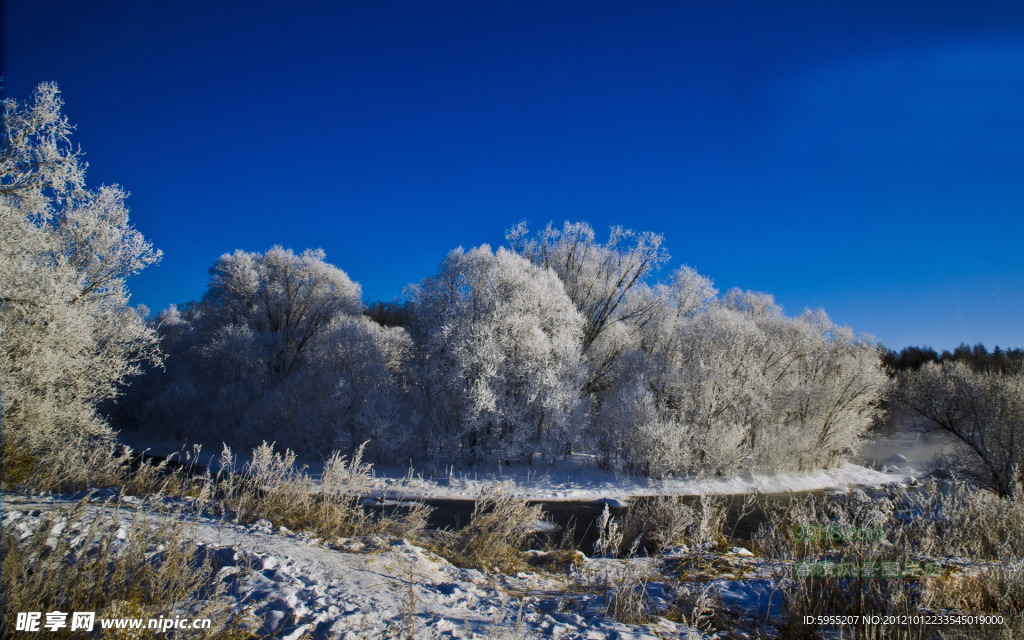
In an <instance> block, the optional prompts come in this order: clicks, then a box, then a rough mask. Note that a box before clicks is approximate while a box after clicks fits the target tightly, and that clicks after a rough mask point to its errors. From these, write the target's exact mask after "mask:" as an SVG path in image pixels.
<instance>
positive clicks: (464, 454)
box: [411, 245, 584, 460]
mask: <svg viewBox="0 0 1024 640" xmlns="http://www.w3.org/2000/svg"><path fill="white" fill-rule="evenodd" d="M411 294H412V295H411V297H412V303H413V310H414V315H415V320H414V327H413V329H414V338H415V340H416V343H417V345H418V347H419V348H420V350H421V358H422V368H423V372H422V384H423V385H424V388H425V393H426V398H427V401H428V406H427V407H426V412H427V414H426V415H427V422H428V424H429V426H430V428H431V431H432V433H433V434H434V438H435V445H434V446H435V447H437V449H438V450H440V451H443V452H446V453H449V454H456V455H458V456H459V457H461V458H463V459H467V460H480V459H486V458H493V459H500V460H510V459H514V458H520V459H522V458H525V459H527V460H532V457H533V454H534V453H536V452H542V453H545V454H548V455H549V456H554V455H557V454H560V453H563V452H565V451H566V450H567V446H568V445H569V444H570V443H571V441H572V440H573V439H574V437H575V433H574V431H575V426H576V422H575V421H574V413H575V409H576V406H577V401H578V398H579V379H578V378H579V375H580V371H581V368H580V346H581V339H582V335H583V327H584V319H583V318H582V317H581V315H580V314H579V312H577V311H576V308H575V306H574V305H573V303H572V300H571V299H570V298H569V297H568V296H567V295H566V293H565V289H564V288H563V286H562V282H561V281H560V280H559V278H558V275H557V274H556V273H555V272H554V271H552V270H551V269H547V268H544V267H541V266H538V265H535V264H532V263H531V262H530V261H529V260H527V259H525V258H523V257H522V256H520V255H517V254H515V253H513V252H511V251H507V250H505V249H499V250H498V252H497V253H494V252H492V251H491V248H490V247H489V246H487V245H483V246H481V247H477V248H475V249H471V250H470V251H468V252H467V251H463V250H462V249H461V248H460V249H456V250H455V251H452V252H451V253H449V254H448V257H447V259H446V260H445V261H444V262H443V263H442V264H441V268H440V270H439V272H438V273H437V275H435V276H433V277H431V278H428V279H427V280H425V281H424V282H423V283H421V284H420V285H419V286H417V287H415V288H414V289H413V290H412V291H411Z"/></svg>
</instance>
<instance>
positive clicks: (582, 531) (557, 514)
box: [370, 490, 884, 554]
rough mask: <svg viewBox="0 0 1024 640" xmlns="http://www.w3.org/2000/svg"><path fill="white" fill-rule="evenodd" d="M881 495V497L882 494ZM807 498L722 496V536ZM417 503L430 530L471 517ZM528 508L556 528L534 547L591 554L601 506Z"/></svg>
mask: <svg viewBox="0 0 1024 640" xmlns="http://www.w3.org/2000/svg"><path fill="white" fill-rule="evenodd" d="M867 491H868V494H869V495H871V494H872V493H873V492H872V491H870V490H867ZM881 493H883V494H884V492H881ZM808 495H820V496H825V495H828V494H827V492H826V491H824V490H817V491H805V492H800V493H792V492H787V493H775V494H761V495H758V496H757V497H756V499H755V500H754V502H753V503H752V504H751V505H750V506H748V507H747V513H743V508H744V502H745V500H746V498H747V497H748V496H747V495H746V494H740V495H732V496H722V497H721V498H722V499H724V500H726V515H725V522H724V524H723V528H722V532H723V533H724V534H725V535H726V536H727V537H729V538H730V539H734V540H737V541H739V542H744V541H747V542H749V540H750V539H751V537H752V536H753V535H754V533H756V532H757V529H758V527H760V526H761V524H763V523H764V522H765V520H766V515H765V514H766V512H767V511H768V509H769V508H770V507H774V506H781V505H782V504H785V503H786V502H787V501H788V500H790V499H791V498H794V497H798V496H808ZM654 497H655V496H643V497H637V498H634V499H633V500H632V504H638V503H642V502H643V501H644V500H651V499H654ZM682 500H683V502H684V503H685V504H687V505H689V506H691V507H694V508H699V504H698V503H699V502H700V497H699V496H682ZM421 502H422V503H423V504H426V505H428V506H430V507H433V509H434V511H433V513H431V515H430V519H429V521H428V526H429V527H431V528H437V529H442V528H447V529H458V528H460V527H464V526H466V524H468V523H469V521H470V518H471V516H472V514H473V501H472V500H453V499H428V500H422V501H421ZM529 504H539V505H541V507H542V508H543V509H544V513H545V516H546V519H547V520H548V521H549V522H551V523H553V524H555V525H557V527H558V529H557V530H556V531H553V532H550V533H548V534H546V536H538V539H537V540H535V541H534V542H536V543H537V544H538V545H542V544H544V543H547V544H552V545H554V546H561V545H562V544H563V543H564V544H566V545H571V546H572V547H573V548H576V549H580V550H581V551H583V552H584V553H587V554H589V553H591V552H592V551H593V549H594V542H595V541H596V540H597V538H598V527H597V520H598V518H599V517H600V515H601V512H602V511H604V508H605V504H604V503H602V502H594V501H582V500H580V501H576V500H553V501H542V500H537V501H529ZM370 508H373V509H382V510H384V512H385V513H392V512H394V511H396V510H401V509H403V508H405V507H404V506H403V505H402V504H401V503H399V504H389V505H387V506H384V507H370ZM608 510H609V512H610V514H611V515H612V516H613V517H614V518H615V519H616V520H619V521H621V519H622V518H623V516H625V514H626V511H627V510H628V507H626V506H611V505H609V507H608ZM545 538H546V539H545Z"/></svg>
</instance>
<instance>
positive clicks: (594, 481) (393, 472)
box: [311, 456, 914, 504]
mask: <svg viewBox="0 0 1024 640" xmlns="http://www.w3.org/2000/svg"><path fill="white" fill-rule="evenodd" d="M582 458H583V456H575V459H570V460H568V461H565V462H559V463H556V464H554V465H533V466H530V465H513V466H501V465H494V466H488V467H480V468H478V469H476V470H475V471H468V472H467V471H455V470H453V471H452V472H451V473H450V474H448V475H440V476H423V475H418V474H416V473H415V472H413V473H406V474H404V475H402V474H401V471H400V470H398V469H390V468H382V469H376V470H375V471H376V475H377V481H376V484H375V487H374V495H375V496H378V497H387V498H402V499H419V498H447V499H467V500H468V499H473V498H474V497H475V496H477V495H479V493H480V490H481V488H482V487H484V486H485V485H487V484H490V483H494V482H500V481H502V480H513V481H515V483H516V489H515V492H516V494H517V495H520V496H523V497H527V498H529V499H531V500H543V501H548V502H550V501H556V500H580V501H594V500H604V501H608V502H610V503H612V504H614V503H619V502H627V501H628V500H629V499H630V498H634V497H638V496H658V495H705V494H714V495H730V494H744V493H755V492H757V493H784V492H787V491H813V490H820V489H825V490H829V489H831V490H835V491H844V490H846V489H848V488H849V487H852V486H866V487H871V486H878V485H885V484H891V483H899V484H905V483H908V482H912V481H913V477H914V470H912V469H902V468H895V467H894V468H892V469H890V470H889V471H888V472H882V471H879V470H876V469H871V468H868V467H864V466H860V465H855V464H850V463H847V464H844V465H842V466H841V467H838V468H836V469H825V470H819V471H811V472H806V473H778V474H757V473H745V474H739V475H735V476H731V477H698V476H685V477H670V478H662V479H651V478H643V477H638V476H632V475H626V474H620V473H615V472H611V471H603V470H601V469H597V468H596V467H594V466H593V465H592V464H589V463H588V462H587V461H586V460H583V459H582ZM311 468H312V467H311Z"/></svg>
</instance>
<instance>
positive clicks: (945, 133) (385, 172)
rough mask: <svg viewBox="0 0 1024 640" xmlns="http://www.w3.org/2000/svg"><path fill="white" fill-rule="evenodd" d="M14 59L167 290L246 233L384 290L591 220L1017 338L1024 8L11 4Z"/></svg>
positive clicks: (947, 326) (805, 291)
mask: <svg viewBox="0 0 1024 640" xmlns="http://www.w3.org/2000/svg"><path fill="white" fill-rule="evenodd" d="M782 5H784V6H782ZM3 75H4V89H5V92H6V95H7V96H8V97H13V98H18V99H24V98H26V97H28V95H29V94H30V92H31V90H32V87H33V86H34V85H35V84H37V83H38V82H41V81H44V80H54V81H56V82H57V83H58V84H59V85H60V87H61V89H62V91H63V95H64V99H65V101H66V113H67V114H68V115H69V117H70V118H71V120H72V122H74V123H75V124H76V125H77V127H78V130H77V133H76V136H75V138H76V141H77V142H78V144H80V145H81V148H82V149H83V150H84V151H85V153H86V158H87V160H88V161H89V174H88V179H89V182H90V184H91V185H92V186H98V185H99V184H101V183H112V182H116V183H118V184H121V185H122V186H124V187H125V188H126V189H128V190H129V191H131V192H132V197H131V198H130V200H129V203H130V205H131V207H132V216H133V220H134V222H135V224H136V226H137V227H138V228H139V229H140V230H142V231H143V233H144V234H145V235H146V236H147V237H148V238H149V239H150V240H152V242H153V243H154V244H155V245H156V246H157V247H159V248H160V249H162V250H163V251H164V253H165V257H164V260H163V262H162V263H161V264H160V265H159V266H157V267H153V268H151V269H149V270H147V271H146V272H144V273H143V274H142V275H140V276H137V277H135V278H134V279H133V280H132V281H131V283H130V286H131V288H132V291H133V292H134V295H133V298H132V300H133V302H134V303H144V304H146V305H147V306H149V307H151V308H153V309H154V310H158V309H161V308H164V307H166V306H167V305H168V304H169V303H172V302H178V303H180V302H184V301H187V300H193V299H198V298H199V297H200V296H201V295H202V292H203V290H204V288H205V284H206V278H207V270H208V268H209V267H210V266H211V265H212V264H213V261H214V260H215V259H216V258H217V256H219V255H220V254H222V253H224V252H227V251H232V250H234V249H236V248H241V249H246V250H250V251H263V250H266V249H267V248H269V247H270V246H272V245H274V244H281V245H284V246H286V247H290V248H293V249H295V250H297V251H298V250H301V249H304V248H309V247H322V248H323V249H324V250H325V251H326V252H327V258H328V260H329V261H331V262H332V263H334V264H336V265H337V266H339V267H341V268H342V269H344V270H345V271H346V272H348V274H349V275H350V276H351V277H352V278H353V279H355V280H357V281H359V282H360V283H361V284H362V286H363V292H364V297H365V298H366V299H368V300H373V299H383V300H389V299H392V298H394V297H395V296H397V295H399V293H400V292H401V290H402V288H403V286H404V285H406V284H407V283H409V282H414V281H418V280H420V279H421V278H423V277H424V276H427V275H429V274H431V273H433V272H434V271H435V269H436V267H437V264H438V263H439V262H440V261H441V259H442V258H443V257H444V255H445V253H446V252H447V251H448V250H449V249H452V248H454V247H456V246H458V245H463V246H466V247H470V246H475V245H478V244H481V243H485V242H487V243H490V244H492V245H498V244H501V243H502V239H503V234H504V230H505V229H506V228H507V227H509V226H511V225H513V224H514V223H515V222H517V221H519V220H522V219H525V220H527V221H528V222H529V223H530V225H531V227H533V228H541V227H543V226H544V224H546V223H547V222H548V221H549V220H554V221H555V222H556V223H558V224H560V223H561V222H562V221H564V220H566V219H572V220H586V221H588V222H590V223H591V224H592V225H593V226H594V227H595V229H597V230H598V232H599V233H600V234H603V233H604V232H605V231H606V229H607V227H608V226H609V225H612V224H621V225H624V226H627V227H632V228H635V229H638V230H652V231H657V232H660V233H663V234H664V235H665V241H666V245H667V247H668V249H669V251H670V253H671V254H672V262H671V264H670V268H674V267H675V266H677V265H680V264H689V265H690V266H692V267H694V268H695V269H697V270H698V271H700V272H701V273H703V274H705V275H707V276H709V277H711V278H712V279H714V280H715V282H716V284H717V285H718V286H719V287H720V288H721V289H723V290H725V289H727V288H730V287H742V288H745V289H754V290H759V291H767V292H770V293H773V294H775V296H776V299H777V300H778V301H779V302H780V303H782V304H783V305H784V307H785V308H786V311H787V312H789V313H799V312H800V311H802V310H803V308H804V307H811V308H817V307H823V308H824V309H825V310H826V311H827V312H828V313H829V314H830V315H831V316H832V318H833V319H834V320H836V321H838V322H840V323H843V324H846V325H850V326H852V327H853V328H854V329H855V330H856V331H858V332H867V333H871V334H874V335H875V336H877V337H878V339H880V340H881V341H882V342H883V343H884V344H886V345H887V346H890V347H895V348H899V347H902V346H905V345H908V344H929V345H932V346H934V347H936V348H939V349H942V348H953V347H955V346H956V345H957V344H959V343H960V342H961V341H966V342H968V343H975V342H979V341H980V342H984V343H985V344H986V345H987V346H988V347H989V348H991V347H993V346H995V345H997V344H998V345H1000V346H1002V347H1009V346H1017V347H1024V322H1022V319H1024V252H1022V251H1021V238H1022V234H1024V215H1022V214H1024V3H1020V2H1018V1H1014V2H1001V3H988V2H970V3H966V2H947V1H942V0H928V1H926V2H897V3H893V2H889V1H887V2H862V1H858V2H843V3H838V2H821V1H820V0H815V1H812V2H803V3H797V2H786V3H780V2H683V1H679V0H671V1H669V0H666V1H664V2H631V1H630V2H627V1H625V0H620V1H618V2H605V1H599V0H598V1H595V0H588V1H585V2H584V1H579V2H576V1H569V0H567V1H558V2H537V3H530V2H523V1H519V2H498V1H491V0H488V1H486V2H469V1H466V2H444V1H437V0H428V1H425V2H424V1H420V0H417V1H414V2H413V1H403V0H387V1H378V0H366V1H364V2H345V1H336V2H324V3H309V2H269V3H267V2H259V1H252V0H250V1H247V2H208V1H204V2H191V1H174V2H166V1H156V0H131V1H127V0H126V1H123V2H109V1H104V0H90V1H88V2H81V1H80V0H66V1H59V2H58V1H51V0H6V1H5V2H4V15H3ZM666 274H667V272H666Z"/></svg>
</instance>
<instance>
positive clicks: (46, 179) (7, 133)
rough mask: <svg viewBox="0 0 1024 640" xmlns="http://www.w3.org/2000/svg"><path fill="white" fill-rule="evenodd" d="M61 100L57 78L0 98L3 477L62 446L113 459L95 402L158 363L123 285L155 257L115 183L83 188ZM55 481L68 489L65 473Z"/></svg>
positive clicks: (29, 471)
mask: <svg viewBox="0 0 1024 640" xmlns="http://www.w3.org/2000/svg"><path fill="white" fill-rule="evenodd" d="M62 104H63V103H62V101H61V99H60V94H59V91H58V90H57V87H56V85H54V84H52V83H44V84H41V85H39V87H38V88H37V89H36V91H35V93H34V95H33V97H32V100H31V101H30V102H29V103H27V104H21V103H18V102H17V101H14V100H6V101H5V102H4V103H3V109H4V114H3V131H2V134H0V135H2V140H0V144H2V150H0V283H2V289H0V400H2V422H3V446H2V457H3V480H4V482H19V481H24V480H31V478H32V476H33V474H34V472H35V471H37V470H39V468H40V465H43V466H46V465H47V464H49V463H47V462H46V459H47V458H48V457H49V456H51V455H52V454H55V453H57V452H58V450H60V449H62V448H63V447H65V446H68V445H69V444H74V446H77V447H85V449H84V451H91V450H95V451H97V452H99V453H98V455H100V456H101V457H103V456H106V457H109V455H108V454H109V451H107V450H106V449H107V448H108V447H107V445H108V444H109V442H110V440H111V439H112V437H113V434H112V432H111V431H110V429H109V427H108V426H107V424H106V422H105V421H104V420H103V419H101V418H100V417H99V416H98V415H97V413H96V406H97V404H98V403H100V402H102V401H105V400H108V399H110V398H112V397H114V396H115V395H117V393H118V391H119V385H120V384H121V383H122V382H124V381H125V380H126V379H127V378H129V377H130V376H133V375H135V374H137V373H138V372H139V370H140V366H141V363H143V362H146V361H149V362H154V363H155V362H159V353H158V350H157V341H156V334H155V332H154V331H152V330H151V329H149V328H148V327H147V326H146V324H145V323H144V321H143V319H142V318H141V317H140V315H139V314H138V313H137V312H136V311H135V310H134V309H132V308H131V307H129V306H128V290H127V288H126V286H125V280H126V278H127V277H128V276H130V275H133V274H135V273H138V272H139V271H141V270H142V269H144V268H145V267H147V266H148V265H151V264H153V263H155V262H156V261H158V260H159V259H160V255H161V254H160V252H159V251H157V250H155V249H153V247H152V246H151V245H150V244H149V242H147V241H146V240H145V238H143V236H142V234H141V233H139V232H138V231H137V230H136V229H134V228H133V227H132V226H131V224H130V223H129V220H128V208H127V207H126V206H125V198H126V197H127V194H126V193H125V192H124V191H123V190H122V189H121V188H120V187H118V186H116V185H112V186H104V187H100V188H99V189H94V190H90V189H86V188H85V163H84V162H82V161H81V159H80V152H78V151H76V150H75V149H74V148H73V147H72V145H71V142H70V134H71V129H72V128H71V126H70V125H69V124H68V122H67V118H66V117H65V116H64V115H62V114H61V107H62ZM83 438H84V439H85V440H87V441H88V442H83ZM56 459H59V460H68V459H69V458H68V457H67V456H60V455H58V456H57V457H56V458H55V460H56ZM51 466H52V465H51ZM51 471H52V469H51ZM62 475H63V476H64V477H66V478H70V479H71V481H72V483H74V482H75V480H74V478H73V476H74V473H72V470H67V473H64V474H62ZM78 480H79V481H80V482H87V481H88V479H87V478H80V479H78Z"/></svg>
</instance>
